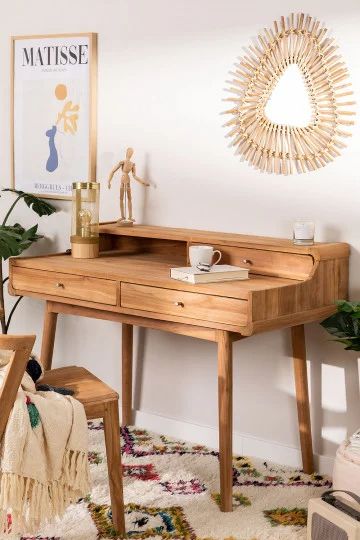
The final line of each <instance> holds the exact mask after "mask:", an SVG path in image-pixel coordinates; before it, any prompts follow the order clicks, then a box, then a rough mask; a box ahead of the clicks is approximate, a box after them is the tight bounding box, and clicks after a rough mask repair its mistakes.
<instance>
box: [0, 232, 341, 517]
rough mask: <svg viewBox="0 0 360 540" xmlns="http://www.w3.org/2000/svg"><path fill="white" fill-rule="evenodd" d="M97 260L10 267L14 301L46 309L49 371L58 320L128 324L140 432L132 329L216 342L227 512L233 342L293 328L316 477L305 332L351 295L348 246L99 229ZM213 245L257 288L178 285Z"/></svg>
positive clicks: (305, 443)
mask: <svg viewBox="0 0 360 540" xmlns="http://www.w3.org/2000/svg"><path fill="white" fill-rule="evenodd" d="M100 233H101V234H100V251H101V256H100V257H99V258H98V259H91V260H84V259H83V260H79V259H73V258H72V257H71V256H70V255H66V254H56V255H49V256H41V257H30V258H17V259H11V261H10V285H9V290H10V292H11V294H15V295H24V296H34V297H36V298H42V299H44V300H46V310H45V321H44V332H43V342H42V351H41V358H42V361H43V363H44V366H45V367H46V368H47V369H49V368H50V366H51V361H52V353H53V347H54V339H55V330H56V320H57V315H58V313H63V314H72V315H79V316H83V317H93V318H98V319H105V320H110V321H118V322H121V323H122V334H123V336H122V407H123V423H124V424H130V423H131V418H132V415H131V404H132V395H131V393H132V390H131V388H132V347H133V326H134V325H136V326H143V327H146V328H155V329H160V330H165V331H167V332H173V333H177V334H183V335H187V336H192V337H197V338H200V339H205V340H208V341H213V342H215V343H217V349H218V407H219V444H220V489H221V508H222V510H223V511H225V512H226V511H231V510H232V388H233V380H232V343H233V341H235V340H238V339H242V338H244V337H247V336H251V335H252V334H254V333H258V332H263V331H266V330H273V329H278V328H285V327H291V334H292V343H293V356H294V373H295V386H296V398H297V408H298V417H299V431H300V442H301V451H302V458H303V467H304V470H305V471H306V472H312V471H313V451H312V439H311V426H310V412H309V398H308V383H307V371H306V354H305V337H304V326H303V325H304V323H307V322H311V321H317V320H322V319H324V318H325V317H327V316H328V315H330V314H331V313H333V312H334V300H336V299H338V298H346V297H347V293H348V259H349V247H348V245H347V244H340V243H332V244H325V243H319V244H315V245H314V246H310V247H299V246H294V245H293V243H292V242H291V241H289V240H280V239H276V238H265V237H257V236H243V235H238V234H229V233H215V232H206V231H195V230H190V229H175V228H167V227H150V226H142V225H139V226H134V227H133V228H121V227H116V226H115V225H114V224H112V223H110V224H103V225H101V227H100ZM192 244H211V245H213V246H214V247H215V248H216V249H220V250H221V252H222V254H223V259H222V262H224V263H229V264H235V265H240V266H247V267H249V269H250V272H251V274H250V279H249V280H247V281H233V282H228V283H216V284H206V285H205V284H203V285H190V284H186V283H183V282H179V281H174V280H171V279H170V278H169V270H170V268H171V267H172V266H177V265H178V266H184V265H185V264H186V263H187V252H188V247H189V245H192Z"/></svg>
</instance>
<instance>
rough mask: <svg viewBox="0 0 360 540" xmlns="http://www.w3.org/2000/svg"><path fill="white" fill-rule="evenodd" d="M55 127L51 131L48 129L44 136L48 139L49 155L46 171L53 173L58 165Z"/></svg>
mask: <svg viewBox="0 0 360 540" xmlns="http://www.w3.org/2000/svg"><path fill="white" fill-rule="evenodd" d="M56 131H57V127H56V126H53V127H52V128H51V129H48V130H47V132H46V133H45V135H46V136H47V137H49V150H50V154H49V157H48V160H47V162H46V170H47V171H48V172H54V171H55V170H56V169H57V168H58V165H59V158H58V152H57V149H56V146H55V135H56Z"/></svg>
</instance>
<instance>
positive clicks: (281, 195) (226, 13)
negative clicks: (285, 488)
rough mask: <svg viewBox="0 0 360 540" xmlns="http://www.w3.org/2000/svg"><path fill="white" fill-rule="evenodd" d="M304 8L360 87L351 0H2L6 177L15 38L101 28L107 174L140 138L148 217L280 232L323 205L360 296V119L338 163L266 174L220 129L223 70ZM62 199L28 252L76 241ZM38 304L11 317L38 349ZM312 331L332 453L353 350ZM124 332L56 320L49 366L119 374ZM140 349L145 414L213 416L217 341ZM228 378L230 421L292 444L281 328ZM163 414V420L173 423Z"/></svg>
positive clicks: (353, 416) (355, 419)
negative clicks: (239, 154) (326, 30)
mask: <svg viewBox="0 0 360 540" xmlns="http://www.w3.org/2000/svg"><path fill="white" fill-rule="evenodd" d="M299 8H301V9H302V10H303V11H309V12H310V13H311V14H312V15H314V16H316V17H318V18H320V20H321V21H324V22H326V23H327V24H328V26H329V27H330V28H332V29H333V30H334V34H335V36H336V38H337V39H338V41H339V42H340V44H341V52H342V54H343V56H344V58H345V59H346V61H347V64H348V66H349V69H350V71H351V74H352V80H353V83H354V88H355V91H356V94H357V96H356V97H357V100H358V101H359V85H360V67H359V60H358V51H359V37H358V29H359V27H360V5H359V3H358V0H343V1H342V2H334V1H332V2H329V0H326V1H325V0H315V1H313V0H303V1H302V2H301V4H299V3H298V2H295V1H294V0H274V1H273V2H266V1H264V0H253V1H252V2H247V3H245V2H239V0H221V1H219V0H217V1H216V0H211V1H210V0H183V1H179V0H177V1H172V2H169V1H168V0H151V1H149V0H103V1H100V0H77V1H76V2H74V1H69V0H63V1H62V2H61V3H53V2H48V1H47V0H34V1H33V2H32V3H31V4H29V2H27V1H26V0H12V1H11V2H10V1H9V2H5V0H2V1H1V20H0V80H1V88H0V118H1V122H0V152H1V160H0V173H1V174H0V178H1V183H2V184H3V185H4V186H6V185H8V184H9V177H10V160H9V156H10V139H9V130H8V126H9V122H10V113H9V105H10V95H9V84H8V81H9V72H10V64H9V56H10V50H9V36H10V35H21V34H36V33H39V34H41V33H58V32H84V31H94V32H98V33H99V106H98V113H99V128H98V179H99V180H104V179H105V178H106V177H107V175H108V172H109V170H110V169H111V167H112V165H113V164H114V163H115V162H116V160H118V159H119V158H120V157H122V155H123V153H124V149H125V148H126V146H127V145H132V146H134V148H135V150H136V154H135V159H136V162H137V168H138V173H139V174H140V175H143V176H145V177H146V178H149V179H150V180H151V181H152V182H153V183H154V184H155V185H156V188H154V187H153V188H151V189H149V190H148V191H147V192H146V195H145V194H144V191H143V188H141V187H138V186H137V185H136V186H134V189H135V200H136V216H137V217H138V218H139V221H142V222H144V223H151V224H159V225H169V226H185V227H193V228H203V229H206V228H208V229H212V230H222V231H233V232H239V233H250V234H263V235H273V236H284V237H287V236H289V235H290V233H291V224H292V221H293V220H294V218H296V217H298V216H308V217H311V218H314V219H315V220H316V235H317V239H318V240H339V241H346V242H349V243H350V244H351V245H352V258H351V291H352V292H351V295H352V298H353V299H356V298H359V294H358V293H359V292H360V291H359V289H360V277H359V270H358V269H359V264H360V255H359V248H360V237H359V230H360V211H359V202H360V184H359V170H360V155H359V150H358V148H359V143H360V130H359V126H358V125H357V126H356V127H355V129H354V130H353V132H354V137H353V138H352V140H350V143H349V148H348V149H346V150H345V151H344V153H343V155H342V156H341V157H340V158H338V159H337V160H336V161H335V162H334V163H333V164H331V165H329V166H327V167H326V168H325V169H323V170H321V171H317V172H313V173H310V174H306V175H301V176H294V177H281V176H275V175H271V176H267V175H262V174H260V173H259V172H257V171H254V170H252V169H251V168H250V167H248V166H247V165H246V164H245V163H239V162H238V160H237V159H236V158H235V157H233V155H232V152H231V151H230V150H229V149H228V148H227V142H226V140H225V139H224V134H225V132H224V130H223V128H222V127H221V125H222V123H223V121H224V120H223V119H224V117H221V116H219V112H220V111H221V110H223V108H224V104H223V103H222V101H221V100H222V98H223V97H224V95H225V94H224V91H223V87H224V86H225V84H224V81H225V79H226V78H227V72H228V70H229V69H231V67H232V64H233V62H234V61H235V59H236V56H238V55H239V54H241V51H242V47H243V46H244V45H247V44H248V42H249V40H250V38H251V37H253V36H255V35H256V33H257V32H258V31H259V30H261V29H262V28H263V27H264V26H267V25H269V24H271V22H272V21H273V20H274V19H275V18H278V17H279V16H281V15H283V14H284V15H286V14H288V13H289V12H290V11H296V10H298V9H299ZM289 99H291V96H289ZM7 198H8V196H7ZM2 199H3V200H2V201H1V200H0V201H1V202H0V210H1V213H3V211H4V206H5V201H4V196H3V197H2ZM7 204H8V203H7ZM56 204H57V206H58V207H59V209H60V210H61V211H60V212H59V213H58V214H57V215H55V216H52V217H51V218H43V219H42V220H41V226H40V228H41V230H42V231H43V232H45V233H46V234H47V237H48V239H47V240H45V241H42V242H41V243H39V245H38V246H37V248H36V250H34V252H35V251H36V252H46V251H49V250H54V251H56V250H59V249H64V248H66V247H68V238H69V228H70V215H69V210H70V204H69V203H67V202H65V203H61V202H57V203H56ZM18 212H19V213H18V217H19V219H22V220H23V221H25V222H26V223H28V224H31V223H33V222H34V216H33V215H32V214H31V213H30V212H29V211H28V210H27V209H25V208H24V207H21V208H20V207H19V209H18ZM117 212H118V211H117V199H116V190H114V191H112V192H108V191H107V189H106V186H105V184H104V187H103V191H102V200H101V217H102V219H103V220H109V219H113V218H116V217H117ZM42 307H43V306H42V304H41V303H40V302H38V301H35V300H30V299H24V301H23V303H22V306H21V309H20V310H19V311H18V313H17V314H16V316H15V317H14V323H13V326H12V331H13V332H33V331H36V332H37V334H38V336H39V338H38V341H37V343H36V348H37V350H39V347H40V336H41V325H42ZM307 338H308V355H309V359H310V361H311V396H312V410H313V421H314V424H313V425H314V438H315V444H316V451H317V452H318V453H320V454H323V455H330V456H331V455H333V454H334V451H335V448H336V446H337V444H338V443H339V442H340V441H341V440H342V438H343V437H344V435H345V433H346V431H352V430H354V429H355V428H356V427H358V425H359V424H360V419H359V386H358V385H359V379H358V371H357V363H356V354H355V353H351V352H349V353H345V352H344V351H342V349H341V347H340V346H338V345H337V344H333V343H330V342H329V341H328V336H327V334H326V333H325V332H324V331H323V330H322V329H321V328H320V327H319V326H318V325H313V326H310V327H308V328H307ZM120 340H121V337H120V329H119V327H118V326H117V325H116V324H113V323H106V322H101V321H94V320H86V319H84V320H80V319H76V318H72V317H69V318H61V319H60V321H59V327H58V334H57V342H56V350H55V364H56V365H62V364H69V363H72V362H82V363H84V364H86V365H87V366H88V367H90V368H91V369H93V370H94V371H95V372H96V373H98V374H99V375H100V376H102V377H103V378H104V379H105V380H107V381H108V382H109V383H111V384H112V385H114V386H115V387H117V388H119V385H120V366H119V362H120V352H119V347H120ZM136 351H137V352H136V354H135V358H136V370H135V373H136V375H137V376H138V382H137V383H136V386H135V396H136V397H135V403H136V407H137V409H140V410H141V411H143V415H142V416H139V417H138V418H139V419H142V420H143V421H145V420H146V418H147V415H146V414H145V413H155V414H158V415H160V416H163V417H168V418H174V419H177V420H179V421H189V422H191V423H193V424H198V425H200V426H214V427H216V421H217V420H216V419H217V410H216V403H217V398H216V360H215V350H214V346H213V345H211V344H206V343H203V342H198V341H196V340H193V339H191V338H185V337H180V336H173V335H166V334H163V333H159V332H151V331H145V330H141V331H140V340H139V346H138V347H137V348H136ZM140 379H141V380H140ZM234 380H235V398H234V428H235V431H236V432H238V433H248V434H251V435H253V436H254V437H257V438H259V439H264V440H270V441H275V442H276V443H277V444H278V445H284V448H285V453H286V448H287V447H289V449H288V454H289V455H290V454H291V447H298V435H297V418H296V411H295V402H294V385H293V378H292V364H291V357H290V341H289V335H288V332H287V331H283V332H272V333H268V334H263V335H259V336H256V337H252V338H250V339H249V340H245V341H244V342H240V343H237V344H235V366H234ZM169 425H170V426H171V425H172V424H166V422H165V421H164V423H163V424H161V420H160V421H159V426H160V427H161V426H163V427H164V429H166V426H169ZM177 425H178V424H176V423H174V424H173V426H177ZM179 425H182V424H179ZM173 430H175V431H176V428H173ZM200 433H202V432H201V430H200V428H199V436H200ZM195 435H196V433H195ZM239 444H240V443H239ZM259 448H260V447H259ZM279 448H280V447H279ZM254 451H256V450H254ZM269 452H270V450H269ZM258 453H263V454H264V453H266V452H265V451H262V452H261V451H258ZM270 453H271V452H270ZM274 455H275V454H274ZM291 455H292V454H291ZM264 457H271V456H269V455H267V456H264ZM275 457H276V456H275ZM284 459H285V458H284ZM290 461H291V459H290Z"/></svg>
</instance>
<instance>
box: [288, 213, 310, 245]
mask: <svg viewBox="0 0 360 540" xmlns="http://www.w3.org/2000/svg"><path fill="white" fill-rule="evenodd" d="M314 233H315V223H314V222H313V221H311V220H309V219H297V220H296V221H295V223H294V234H293V240H294V244H298V245H301V246H311V245H312V244H313V243H314Z"/></svg>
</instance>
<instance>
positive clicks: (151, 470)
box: [122, 463, 160, 481]
mask: <svg viewBox="0 0 360 540" xmlns="http://www.w3.org/2000/svg"><path fill="white" fill-rule="evenodd" d="M122 467H123V475H124V476H130V477H131V478H137V479H138V480H144V481H147V480H160V477H159V475H158V474H157V472H156V470H155V467H154V465H153V464H152V463H147V464H144V465H123V466H122Z"/></svg>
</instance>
